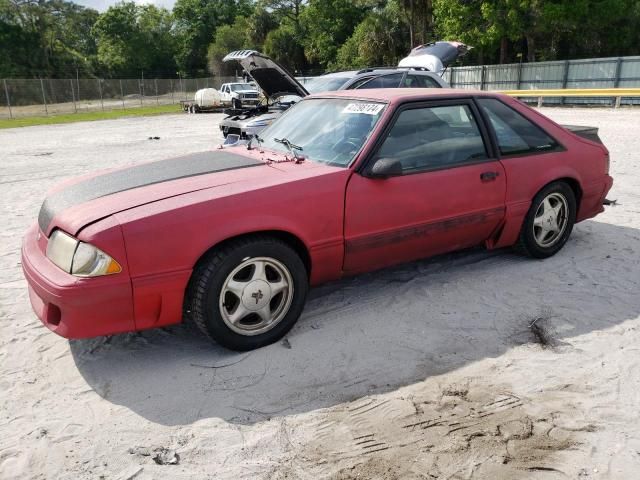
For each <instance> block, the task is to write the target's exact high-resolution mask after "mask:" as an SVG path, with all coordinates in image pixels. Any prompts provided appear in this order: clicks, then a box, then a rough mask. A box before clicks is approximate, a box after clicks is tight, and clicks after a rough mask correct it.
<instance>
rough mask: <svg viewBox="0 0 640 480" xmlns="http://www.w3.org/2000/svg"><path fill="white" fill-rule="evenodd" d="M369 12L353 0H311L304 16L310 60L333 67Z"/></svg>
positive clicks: (305, 51)
mask: <svg viewBox="0 0 640 480" xmlns="http://www.w3.org/2000/svg"><path fill="white" fill-rule="evenodd" d="M367 11H368V7H367V6H366V5H363V4H360V3H358V2H353V1H350V0H310V1H309V3H308V5H307V6H306V8H305V9H304V10H303V11H302V13H301V23H302V27H303V29H304V37H303V41H302V44H303V45H304V53H305V55H306V57H307V59H308V60H309V61H311V62H317V63H319V64H320V65H321V66H323V67H329V66H332V65H333V64H334V62H335V60H336V56H337V54H338V49H339V48H340V46H341V45H342V44H343V43H344V42H346V40H347V39H348V38H349V37H350V36H351V34H352V33H353V30H354V28H355V27H356V25H358V24H359V23H360V22H361V21H362V19H363V18H364V16H365V14H366V13H367Z"/></svg>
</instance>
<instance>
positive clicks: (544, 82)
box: [0, 56, 640, 118]
mask: <svg viewBox="0 0 640 480" xmlns="http://www.w3.org/2000/svg"><path fill="white" fill-rule="evenodd" d="M311 78H313V77H298V79H299V80H300V82H301V83H303V84H304V83H306V82H307V81H309V80H310V79H311ZM444 78H445V80H447V81H448V82H449V83H450V84H451V86H452V87H454V88H471V89H480V90H527V89H549V88H616V87H640V56H637V57H619V58H593V59H588V60H566V61H556V62H537V63H515V64H507V65H479V66H472V67H454V68H450V69H448V70H447V71H446V72H445V75H444ZM235 81H238V80H237V79H236V78H235V77H216V78H173V79H171V78H170V79H166V78H153V79H9V78H7V79H4V80H0V118H16V117H25V116H37V115H56V114H61V113H75V112H87V111H99V110H114V109H128V108H138V107H146V106H154V105H173V104H178V103H180V101H182V100H193V97H194V94H195V92H196V91H197V90H199V89H201V88H209V87H213V88H220V86H221V85H222V84H223V83H227V82H235ZM533 101H535V100H533ZM613 102H614V99H608V98H606V97H605V98H602V97H599V98H584V97H579V98H575V97H567V98H546V99H545V103H549V104H574V105H575V104H581V105H584V104H589V105H603V104H604V105H608V104H613ZM621 104H623V105H639V104H640V98H624V97H623V98H622V102H621Z"/></svg>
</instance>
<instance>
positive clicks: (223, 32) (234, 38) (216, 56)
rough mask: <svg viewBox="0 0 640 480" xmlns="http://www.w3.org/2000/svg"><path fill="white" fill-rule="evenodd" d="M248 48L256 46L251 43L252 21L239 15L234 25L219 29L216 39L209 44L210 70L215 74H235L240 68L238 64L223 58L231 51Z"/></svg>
mask: <svg viewBox="0 0 640 480" xmlns="http://www.w3.org/2000/svg"><path fill="white" fill-rule="evenodd" d="M248 48H255V47H254V46H252V45H251V30H250V23H249V20H248V19H247V18H245V17H238V18H236V20H235V22H233V25H223V26H221V27H219V28H218V29H217V31H216V35H215V39H214V41H213V43H212V44H211V45H209V53H208V56H209V70H210V71H211V72H212V73H213V74H214V75H221V76H223V75H233V74H234V73H235V71H236V70H237V69H238V66H237V64H234V63H233V62H232V63H224V62H223V61H222V59H223V58H224V56H225V55H226V54H227V53H229V52H233V51H234V50H241V49H248Z"/></svg>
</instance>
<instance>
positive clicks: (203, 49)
mask: <svg viewBox="0 0 640 480" xmlns="http://www.w3.org/2000/svg"><path fill="white" fill-rule="evenodd" d="M251 12H252V3H251V2H250V0H177V1H176V3H175V6H174V7H173V16H174V19H175V28H176V31H175V33H176V40H177V51H176V61H177V64H178V67H179V68H180V70H182V71H183V72H192V73H194V74H200V75H203V74H205V73H206V67H207V50H208V48H209V44H210V43H211V42H212V41H213V40H214V38H215V34H216V30H217V29H218V27H220V26H222V25H231V24H232V23H233V22H234V20H235V18H236V17H238V16H248V15H250V14H251Z"/></svg>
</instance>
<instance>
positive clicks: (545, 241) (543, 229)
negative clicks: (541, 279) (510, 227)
mask: <svg viewBox="0 0 640 480" xmlns="http://www.w3.org/2000/svg"><path fill="white" fill-rule="evenodd" d="M576 211H577V206H576V196H575V194H574V193H573V190H572V189H571V187H570V186H569V185H567V184H566V183H564V182H553V183H550V184H549V185H547V186H546V187H544V188H543V189H542V190H540V191H539V192H538V194H537V195H536V196H535V197H534V199H533V201H532V202H531V207H530V208H529V211H528V212H527V216H526V217H525V219H524V222H523V224H522V230H521V231H520V238H519V239H518V243H517V244H516V246H515V248H516V250H518V251H519V252H521V253H523V254H525V255H528V256H530V257H533V258H548V257H551V256H552V255H555V254H556V253H558V252H559V251H560V249H562V247H563V246H564V244H565V243H567V240H568V239H569V236H570V235H571V231H572V230H573V225H574V223H575V221H576Z"/></svg>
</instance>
